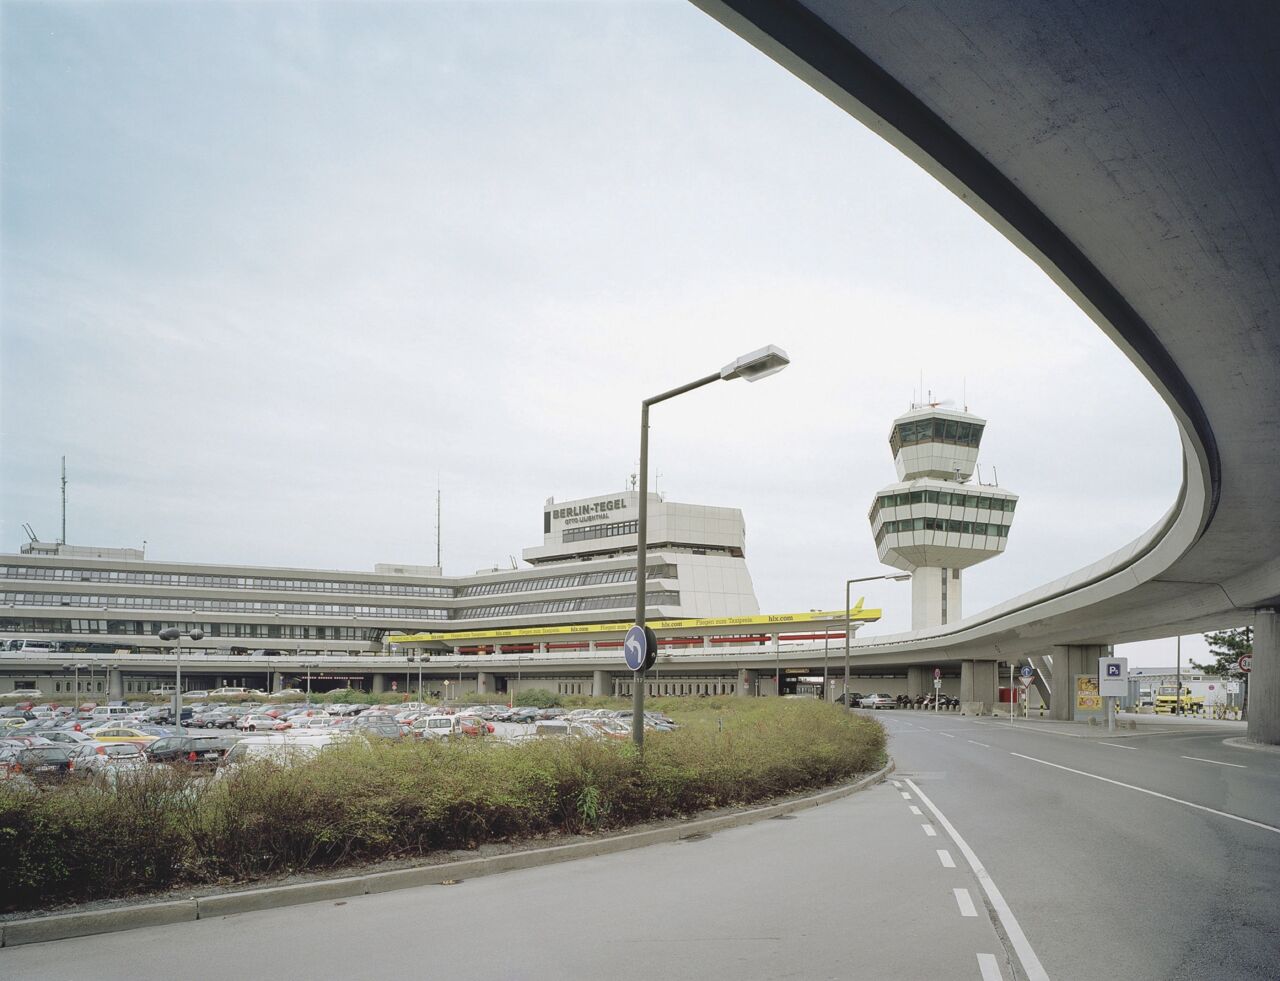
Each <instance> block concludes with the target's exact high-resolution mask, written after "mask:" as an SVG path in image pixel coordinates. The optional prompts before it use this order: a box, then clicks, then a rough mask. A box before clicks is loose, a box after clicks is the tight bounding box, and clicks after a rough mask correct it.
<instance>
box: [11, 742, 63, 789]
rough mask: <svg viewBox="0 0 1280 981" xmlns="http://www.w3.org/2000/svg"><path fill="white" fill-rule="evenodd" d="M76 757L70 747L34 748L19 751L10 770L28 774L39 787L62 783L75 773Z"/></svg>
mask: <svg viewBox="0 0 1280 981" xmlns="http://www.w3.org/2000/svg"><path fill="white" fill-rule="evenodd" d="M74 757H75V751H74V750H73V749H72V748H71V747H69V746H32V747H29V748H28V749H22V750H19V751H18V753H17V755H16V756H15V758H14V761H13V763H12V764H11V765H10V769H11V770H12V771H13V772H15V773H23V774H26V776H28V777H29V778H30V779H31V780H33V781H34V782H35V783H36V785H37V786H39V785H41V784H53V783H62V782H63V781H65V780H67V779H69V778H70V777H71V776H73V775H74V773H75V769H76V767H75V762H74Z"/></svg>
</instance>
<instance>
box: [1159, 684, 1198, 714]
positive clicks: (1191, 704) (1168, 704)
mask: <svg viewBox="0 0 1280 981" xmlns="http://www.w3.org/2000/svg"><path fill="white" fill-rule="evenodd" d="M1179 701H1181V705H1182V712H1183V713H1184V714H1185V713H1189V712H1202V711H1204V696H1203V695H1193V694H1192V693H1191V689H1190V688H1183V689H1182V696H1181V699H1179V697H1178V686H1177V685H1161V686H1160V687H1159V688H1157V689H1156V705H1155V709H1156V711H1157V712H1161V713H1164V714H1170V715H1171V714H1177V711H1176V708H1175V707H1176V706H1177V705H1178V704H1179Z"/></svg>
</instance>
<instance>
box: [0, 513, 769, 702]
mask: <svg viewBox="0 0 1280 981" xmlns="http://www.w3.org/2000/svg"><path fill="white" fill-rule="evenodd" d="M638 505H639V493H638V492H637V491H622V492H618V493H614V494H608V495H604V496H598V497H590V498H583V499H580V500H572V501H563V502H557V501H555V500H554V499H549V500H548V501H547V502H546V504H545V506H544V508H543V514H542V541H541V543H540V544H538V545H535V546H533V547H530V548H527V549H525V550H524V552H523V557H524V559H525V562H526V563H527V567H525V568H520V569H506V570H503V569H494V570H487V571H481V572H477V573H475V574H473V575H466V576H452V575H445V574H444V573H443V571H442V570H441V569H440V568H438V567H434V566H413V565H403V564H391V563H388V564H382V563H380V564H378V565H376V566H375V568H374V570H373V571H372V572H370V573H364V572H336V571H327V570H316V569H288V568H266V567H255V566H226V565H205V564H196V563H181V562H159V561H153V560H149V559H147V558H145V556H144V555H143V553H142V551H141V550H138V549H118V548H92V547H84V546H72V545H66V544H61V543H58V544H50V543H43V542H31V543H29V544H27V545H25V546H23V548H22V550H21V552H20V553H19V554H16V555H15V554H7V555H0V646H3V647H5V648H7V649H8V653H9V654H10V655H13V654H17V653H21V652H22V651H23V650H24V649H25V650H26V651H27V652H30V653H37V652H58V653H64V654H65V655H66V656H67V658H68V659H69V660H74V659H75V655H76V654H83V653H99V654H101V653H107V654H115V655H118V656H119V657H120V658H125V657H127V656H128V655H130V654H145V653H153V654H154V653H161V652H162V651H165V652H166V653H167V650H166V648H167V645H164V644H162V643H161V642H159V641H158V640H157V639H156V634H157V633H158V632H159V631H160V630H162V629H165V628H166V627H177V628H178V629H179V630H181V631H183V632H184V633H186V632H189V631H190V630H192V629H193V628H199V629H200V630H202V631H203V632H204V639H203V640H202V641H200V642H198V643H190V642H188V644H187V645H185V647H184V652H189V653H191V654H196V655H198V654H201V653H205V654H209V655H216V654H222V655H237V654H250V653H252V652H262V651H271V652H279V653H280V654H281V655H286V656H291V657H293V658H295V659H296V658H297V657H311V656H317V657H326V656H342V655H348V656H358V655H368V654H376V653H380V652H383V651H385V650H386V647H387V643H386V642H387V638H388V637H389V636H392V635H400V634H412V633H415V632H421V631H431V632H433V633H436V634H449V633H452V632H466V633H468V634H471V635H475V634H476V633H477V632H481V633H482V632H483V631H485V630H492V629H512V628H521V627H527V626H547V627H558V626H568V625H574V624H600V623H611V622H617V623H627V622H630V621H631V620H632V619H633V617H634V613H635V551H636V544H637V541H636V537H637V528H636V524H637V520H638ZM648 508H649V547H648V549H647V550H646V551H647V553H648V575H647V578H648V590H647V594H646V595H647V600H648V603H647V617H648V618H649V619H652V620H664V619H677V620H678V619H703V618H725V617H742V616H748V617H749V616H753V615H755V614H758V613H759V604H758V603H757V601H756V596H755V590H754V587H753V585H752V580H751V575H750V573H749V572H748V570H747V565H746V525H745V522H744V520H743V516H742V512H741V511H740V510H738V509H736V508H722V507H706V506H702V505H693V504H681V503H677V502H673V501H667V500H664V499H663V498H662V497H661V496H660V495H657V494H650V495H649V501H648ZM460 650H462V651H463V652H466V653H488V651H487V650H486V649H485V647H484V645H475V646H473V647H471V648H461V649H460ZM9 663H13V662H12V661H10V662H9ZM30 673H31V672H29V671H28V672H25V674H30ZM25 674H24V676H23V677H22V678H18V677H17V676H16V675H14V674H12V672H10V671H8V670H5V671H4V672H3V675H0V692H3V691H10V690H13V688H14V687H15V683H16V682H19V681H21V682H31V681H33V679H32V678H27V677H26V676H25ZM166 674H167V672H166ZM169 677H170V680H171V676H169ZM143 683H145V679H143V678H139V679H138V684H143ZM91 690H92V689H91Z"/></svg>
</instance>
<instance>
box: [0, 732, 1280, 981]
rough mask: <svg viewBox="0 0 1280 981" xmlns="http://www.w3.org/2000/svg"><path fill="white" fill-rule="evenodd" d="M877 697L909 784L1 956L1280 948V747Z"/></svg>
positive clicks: (529, 960)
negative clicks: (462, 878) (560, 854)
mask: <svg viewBox="0 0 1280 981" xmlns="http://www.w3.org/2000/svg"><path fill="white" fill-rule="evenodd" d="M879 718H880V719H881V721H883V722H884V723H885V724H886V726H887V727H888V728H889V729H890V731H891V733H892V740H891V747H890V748H891V752H892V753H893V754H894V756H895V758H896V759H897V761H898V765H899V772H898V773H896V774H894V778H893V779H894V780H895V781H896V783H897V785H896V786H895V784H894V783H892V782H890V783H886V784H884V785H882V786H879V787H877V788H875V789H873V790H870V791H867V792H864V793H861V794H856V795H854V796H852V797H850V798H847V799H845V800H842V801H840V802H837V803H834V804H831V805H827V806H825V807H821V808H816V809H813V810H809V811H805V812H803V813H801V814H799V815H796V816H795V817H794V818H793V819H791V820H772V821H765V822H762V823H760V824H757V825H753V826H751V827H747V828H738V829H734V830H732V831H726V832H721V833H718V834H716V835H714V836H712V837H710V838H706V839H703V840H698V841H685V842H681V843H677V844H672V845H661V846H655V847H653V848H648V849H643V850H639V851H634V852H630V853H626V854H622V855H613V856H602V857H599V858H594V859H588V860H584V861H580V862H574V863H569V864H565V865H558V866H552V867H549V868H544V869H531V870H527V871H523V872H514V873H509V874H506V875H500V876H491V877H487V878H480V879H475V880H472V881H467V882H462V883H459V884H457V885H454V886H428V887H424V888H420V889H412V890H404V891H401V892H395V893H388V894H385V895H380V896H365V897H360V898H354V899H350V900H347V901H345V902H328V903H320V904H313V905H310V906H303V907H292V908H286V909H282V910H274V911H269V912H264V913H251V914H244V915H239V916H231V917H225V918H221V919H213V920H202V921H199V922H196V923H189V924H178V925H174V926H168V927H156V928H151V929H146V930H138V931H133V932H131V933H124V934H112V935H106V936H101V937H85V938H79V939H76V940H68V941H61V942H58V943H54V944H43V945H36V946H31V947H19V948H13V949H9V950H0V977H6V978H7V977H13V978H24V979H25V978H31V979H40V978H58V979H63V978H82V977H92V978H95V979H98V978H101V979H106V978H129V979H137V981H145V979H150V978H155V979H161V978H163V979H166V981H168V979H171V978H172V977H174V967H175V965H181V966H180V967H179V969H178V975H179V976H193V975H192V973H191V971H192V967H193V965H210V964H217V965H218V972H217V973H218V976H221V977H259V976H261V977H272V978H274V979H280V981H288V979H293V978H299V979H303V978H305V979H308V981H316V979H324V978H354V977H370V976H386V977H401V976H405V975H406V974H410V976H430V977H449V976H455V975H461V976H466V977H471V978H476V979H488V978H512V979H517V978H518V979H541V978H554V979H578V978H588V977H610V978H622V979H628V978H636V979H640V978H643V979H646V981H649V979H653V978H671V979H677V978H692V977H697V978H703V979H718V978H732V979H735V981H737V979H747V978H761V979H766V978H769V979H772V978H806V979H807V978H868V979H891V978H900V979H953V978H954V979H968V978H973V979H982V981H992V979H994V978H1005V979H1012V978H1015V977H1028V976H1029V977H1031V978H1046V977H1047V978H1055V979H1070V981H1076V979H1080V981H1089V979H1107V981H1113V979H1115V978H1125V979H1137V978H1153V979H1173V978H1187V979H1202V978H1214V979H1219V978H1221V979H1232V978H1275V977H1276V976H1277V974H1278V973H1280V972H1278V968H1277V965H1278V964H1280V958H1278V957H1277V953H1278V946H1277V942H1276V937H1277V936H1280V906H1278V905H1277V904H1276V902H1275V895H1276V887H1277V885H1280V807H1277V803H1278V802H1280V755H1276V754H1270V753H1264V752H1259V751H1251V750H1246V749H1239V748H1235V747H1231V746H1228V745H1225V744H1224V743H1223V741H1222V740H1223V737H1224V736H1226V735H1235V734H1236V732H1235V730H1234V729H1221V730H1216V729H1212V728H1206V727H1204V726H1197V727H1181V728H1178V727H1170V728H1172V731H1162V732H1156V731H1144V732H1143V733H1141V734H1130V733H1118V734H1116V735H1115V736H1112V737H1099V736H1097V735H1096V734H1092V733H1089V731H1088V730H1085V729H1082V728H1079V727H1070V726H1049V725H1037V724H1034V723H1033V724H1030V725H1025V726H1024V725H1018V726H1012V727H1011V726H1009V725H1008V724H1007V723H1003V722H998V721H992V720H974V719H966V718H961V717H957V716H940V717H938V716H930V715H928V714H925V713H910V712H903V713H898V712H887V713H882V714H881V715H880V716H879ZM1144 791H1147V792H1144ZM917 812H918V813H917ZM953 834H954V835H955V836H958V837H959V839H960V840H957V839H956V837H953ZM637 896H639V897H640V907H639V909H638V910H636V909H634V906H635V899H636V897H637ZM1024 968H1025V971H1024Z"/></svg>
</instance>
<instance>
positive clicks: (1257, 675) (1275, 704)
mask: <svg viewBox="0 0 1280 981" xmlns="http://www.w3.org/2000/svg"><path fill="white" fill-rule="evenodd" d="M1247 732H1248V736H1249V739H1250V741H1252V742H1255V743H1266V744H1268V745H1271V746H1277V745H1280V612H1277V611H1276V610H1257V611H1256V612H1255V614H1254V620H1253V669H1252V670H1251V671H1250V672H1249V726H1248V729H1247Z"/></svg>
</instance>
